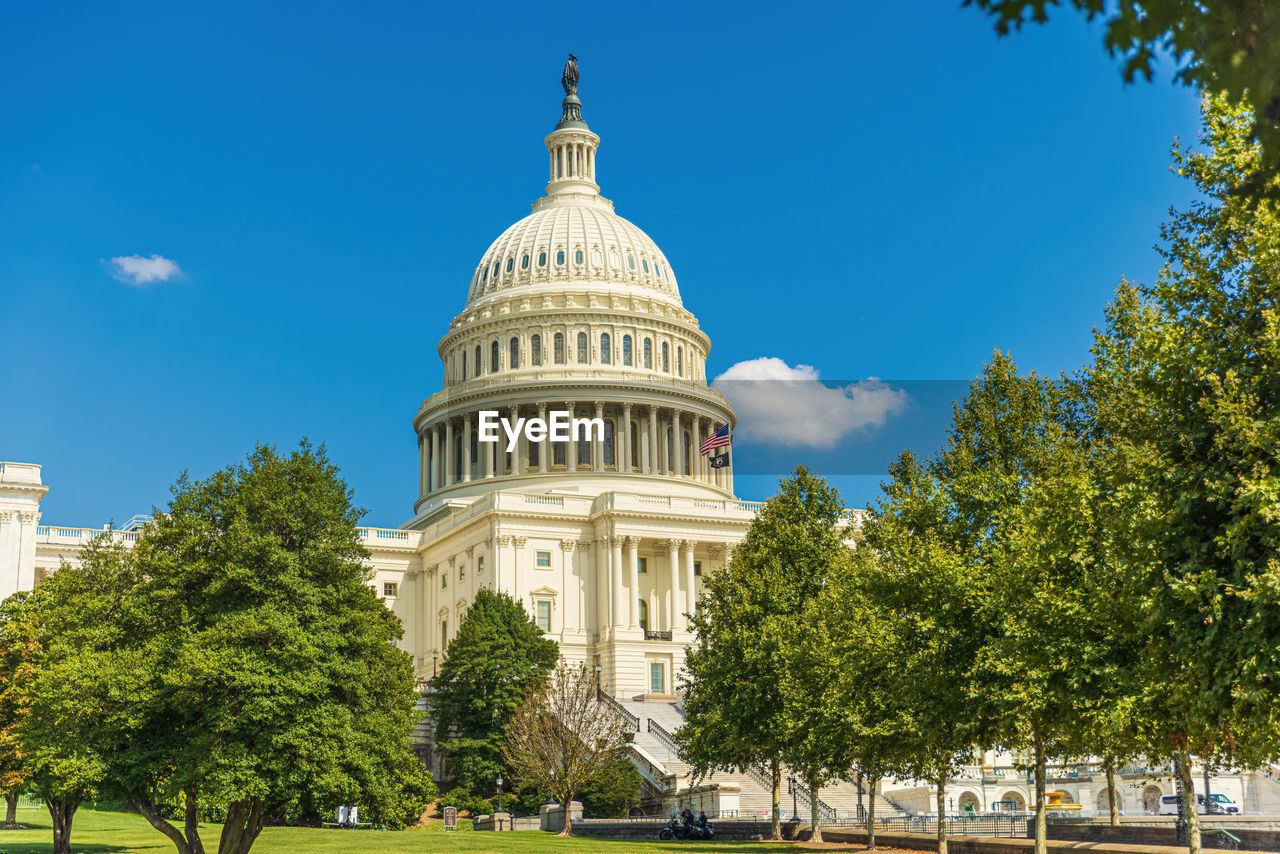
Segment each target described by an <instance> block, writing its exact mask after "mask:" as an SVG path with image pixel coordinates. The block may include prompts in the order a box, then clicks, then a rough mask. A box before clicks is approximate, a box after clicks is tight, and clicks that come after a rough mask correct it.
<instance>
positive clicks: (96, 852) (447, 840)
mask: <svg viewBox="0 0 1280 854" xmlns="http://www.w3.org/2000/svg"><path fill="white" fill-rule="evenodd" d="M18 821H19V822H21V823H22V824H24V825H26V826H27V827H28V828H30V829H29V830H3V831H0V854H47V852H49V851H52V850H53V831H52V829H51V825H50V821H49V814H48V813H47V812H46V811H45V810H43V809H21V810H18ZM465 824H466V822H459V825H465ZM218 832H219V827H218V825H212V824H211V825H205V826H203V827H202V828H201V834H200V837H201V839H202V840H203V841H204V844H205V849H206V850H207V851H217V849H218ZM654 833H655V834H656V833H657V828H656V827H655V828H654ZM71 848H72V850H73V851H75V852H76V854H166V852H169V853H170V854H171V852H175V851H176V849H175V848H174V847H173V844H172V843H171V842H169V840H168V839H166V838H165V837H164V836H162V835H160V833H159V831H157V830H155V829H154V828H153V827H151V825H149V824H147V822H146V819H144V818H142V817H141V816H139V815H134V814H132V813H121V812H100V811H97V810H94V809H91V808H89V807H81V808H80V810H79V811H78V812H77V813H76V816H75V821H74V823H73V824H72V828H71ZM691 850H692V851H703V852H707V854H711V852H717V854H778V852H783V851H787V852H792V854H795V851H796V849H795V848H794V846H792V845H790V844H787V843H781V844H779V843H772V844H770V843H765V842H725V843H710V844H704V843H699V842H659V841H658V840H657V839H653V840H642V839H600V838H595V837H582V838H573V839H561V838H559V837H557V836H555V835H554V834H551V833H544V832H543V831H541V830H525V831H517V832H514V833H491V832H484V833H479V832H476V831H473V830H471V829H470V827H465V826H463V827H460V829H459V830H458V831H457V832H450V833H448V834H446V833H445V832H444V829H443V827H441V826H440V825H439V824H432V825H429V826H428V827H421V828H415V829H413V830H403V831H399V832H394V833H393V832H384V831H378V830H315V829H309V828H302V827H268V828H266V829H265V830H263V831H262V835H261V836H259V837H258V841H257V842H256V843H255V844H254V846H253V851H254V854H312V852H318V853H319V852H344V854H355V853H356V852H359V854H363V852H370V854H377V852H396V854H434V852H448V854H455V852H464V851H496V852H508V851H511V852H528V854H537V853H538V852H557V854H558V852H561V851H569V852H572V851H606V852H615V854H624V852H629V851H643V852H672V851H686V852H687V851H691Z"/></svg>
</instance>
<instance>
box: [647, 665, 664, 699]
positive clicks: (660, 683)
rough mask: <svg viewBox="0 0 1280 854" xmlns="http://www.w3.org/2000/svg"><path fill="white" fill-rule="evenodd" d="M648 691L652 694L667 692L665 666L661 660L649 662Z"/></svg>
mask: <svg viewBox="0 0 1280 854" xmlns="http://www.w3.org/2000/svg"><path fill="white" fill-rule="evenodd" d="M649 691H650V693H653V694H665V693H667V666H666V665H665V664H663V663H662V662H661V661H651V662H649Z"/></svg>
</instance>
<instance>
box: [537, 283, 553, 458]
mask: <svg viewBox="0 0 1280 854" xmlns="http://www.w3.org/2000/svg"><path fill="white" fill-rule="evenodd" d="M548 263H550V262H548ZM538 417H539V418H541V419H542V420H543V422H544V423H545V422H546V420H547V405H546V404H545V403H539V404H538ZM550 456H551V443H550V442H548V441H547V440H546V437H545V436H544V437H543V440H542V441H541V442H539V443H538V471H540V472H542V473H543V474H546V473H547V467H548V466H550V465H551V461H550V460H549V459H547V457H550Z"/></svg>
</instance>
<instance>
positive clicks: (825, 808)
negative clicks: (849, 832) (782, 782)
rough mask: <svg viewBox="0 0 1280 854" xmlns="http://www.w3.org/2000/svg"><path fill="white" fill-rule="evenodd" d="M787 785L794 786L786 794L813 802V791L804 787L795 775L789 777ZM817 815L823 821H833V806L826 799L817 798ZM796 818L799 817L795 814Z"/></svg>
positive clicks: (834, 813) (834, 811)
mask: <svg viewBox="0 0 1280 854" xmlns="http://www.w3.org/2000/svg"><path fill="white" fill-rule="evenodd" d="M787 785H788V786H792V787H794V788H793V789H792V790H791V791H790V792H788V794H790V795H793V796H794V795H799V796H800V800H802V801H807V802H808V803H809V804H813V801H814V798H813V792H811V791H809V789H808V787H806V786H805V785H804V784H803V783H801V782H800V781H799V780H797V779H796V778H795V777H792V778H790V780H789V781H788V784H787ZM818 816H819V818H821V819H822V820H823V821H835V820H836V810H835V807H833V806H831V805H830V804H828V803H827V802H826V801H824V800H822V798H818ZM796 818H799V816H796Z"/></svg>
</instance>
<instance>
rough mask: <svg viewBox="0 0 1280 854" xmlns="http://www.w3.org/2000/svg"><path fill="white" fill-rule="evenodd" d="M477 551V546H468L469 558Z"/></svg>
mask: <svg viewBox="0 0 1280 854" xmlns="http://www.w3.org/2000/svg"><path fill="white" fill-rule="evenodd" d="M475 551H476V547H475V546H467V558H468V559H469V558H471V556H472V555H474V554H475Z"/></svg>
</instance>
